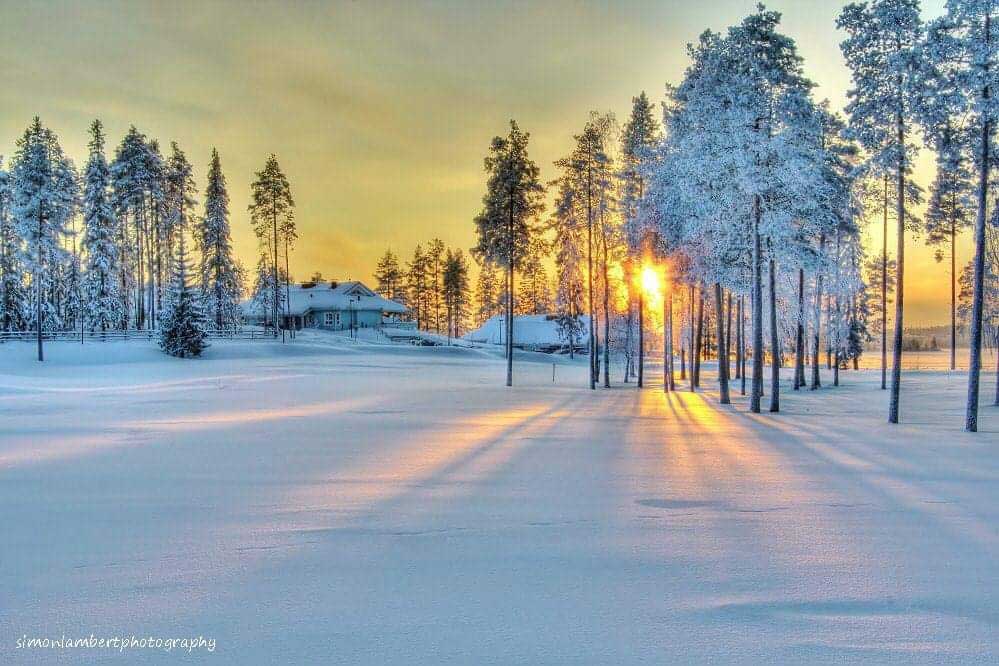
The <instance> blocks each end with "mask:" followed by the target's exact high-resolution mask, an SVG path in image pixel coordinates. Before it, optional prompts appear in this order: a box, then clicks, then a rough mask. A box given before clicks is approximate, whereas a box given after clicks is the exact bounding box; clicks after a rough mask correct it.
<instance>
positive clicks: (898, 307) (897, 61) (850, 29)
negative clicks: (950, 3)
mask: <svg viewBox="0 0 999 666" xmlns="http://www.w3.org/2000/svg"><path fill="white" fill-rule="evenodd" d="M836 24H837V27H839V28H841V29H843V30H845V31H846V32H847V34H848V37H847V39H846V40H845V41H844V42H843V43H842V44H841V45H840V48H841V50H842V52H843V56H844V58H845V59H846V63H847V66H848V67H849V68H850V70H851V73H852V76H853V85H854V87H853V88H852V89H851V90H850V91H849V93H848V95H849V98H850V103H849V104H848V105H847V112H848V113H849V115H850V128H851V130H852V133H853V136H854V137H855V138H856V139H857V140H859V141H860V143H861V144H862V145H863V147H864V148H865V149H866V150H867V151H868V152H869V153H870V159H871V161H872V162H873V163H875V164H878V165H880V166H881V167H882V168H884V169H891V170H893V171H894V173H895V198H896V216H897V217H896V219H897V222H898V249H897V252H896V255H895V256H896V261H897V262H898V288H897V292H896V297H895V333H894V336H893V339H894V345H893V347H894V348H893V351H892V371H891V400H890V404H889V408H888V422H889V423H898V421H899V394H900V390H901V383H902V330H903V328H902V327H903V317H902V315H903V311H904V289H903V287H904V280H905V227H906V223H907V220H908V217H907V214H906V198H907V197H906V194H907V190H906V180H907V178H908V176H909V173H910V171H911V164H912V160H913V157H914V155H915V148H914V147H913V146H912V145H910V144H909V143H907V141H906V137H907V136H908V135H909V134H910V132H911V129H912V124H913V121H914V119H915V116H916V107H915V105H914V103H913V90H914V87H915V86H916V85H917V80H918V76H917V64H916V61H915V50H916V47H917V46H918V45H919V43H920V41H921V39H922V35H923V27H922V22H921V20H920V17H919V3H918V2H917V0H872V1H871V2H869V3H867V2H865V3H854V4H850V5H847V6H846V7H844V8H843V11H842V13H841V14H840V16H839V19H838V20H837V22H836Z"/></svg>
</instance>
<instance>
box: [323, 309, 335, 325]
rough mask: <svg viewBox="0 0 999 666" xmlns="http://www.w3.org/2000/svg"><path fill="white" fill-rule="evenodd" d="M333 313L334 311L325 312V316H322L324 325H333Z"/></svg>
mask: <svg viewBox="0 0 999 666" xmlns="http://www.w3.org/2000/svg"><path fill="white" fill-rule="evenodd" d="M333 315H334V313H332V312H327V313H325V316H324V319H323V324H324V325H326V326H332V325H333Z"/></svg>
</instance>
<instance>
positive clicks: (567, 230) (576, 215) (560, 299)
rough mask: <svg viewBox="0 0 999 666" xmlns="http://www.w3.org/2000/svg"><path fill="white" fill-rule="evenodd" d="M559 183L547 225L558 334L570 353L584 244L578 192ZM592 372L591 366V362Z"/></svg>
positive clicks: (577, 326) (579, 306) (579, 330)
mask: <svg viewBox="0 0 999 666" xmlns="http://www.w3.org/2000/svg"><path fill="white" fill-rule="evenodd" d="M553 184H554V185H557V186H558V187H559V193H558V198H557V199H556V202H555V208H554V211H553V213H552V218H551V221H550V222H549V226H550V228H551V230H552V232H553V234H554V237H555V240H554V249H555V271H556V273H555V307H556V311H557V313H558V320H557V321H558V330H559V336H560V337H561V338H562V339H563V340H565V342H566V344H567V345H568V347H569V357H570V358H573V357H574V356H575V353H576V351H575V350H576V342H577V341H578V340H581V339H582V334H583V322H582V319H581V318H580V315H581V314H582V312H583V299H584V295H583V252H584V250H583V247H582V239H581V237H580V236H581V235H582V229H581V227H582V226H583V223H582V222H581V220H580V210H579V206H578V204H577V200H578V195H579V194H580V193H579V192H577V190H576V188H575V187H574V186H573V181H572V180H571V179H570V178H568V177H563V178H562V179H560V180H559V181H556V182H555V183H553ZM591 375H592V366H591Z"/></svg>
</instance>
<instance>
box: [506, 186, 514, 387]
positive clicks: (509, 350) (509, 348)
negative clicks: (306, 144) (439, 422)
mask: <svg viewBox="0 0 999 666" xmlns="http://www.w3.org/2000/svg"><path fill="white" fill-rule="evenodd" d="M506 240H507V243H508V245H507V256H506V258H507V280H508V283H509V284H508V285H507V290H506V385H507V386H513V277H514V275H513V265H514V254H513V253H514V238H513V191H511V192H510V217H509V221H508V223H507V238H506Z"/></svg>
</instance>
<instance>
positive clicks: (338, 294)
mask: <svg viewBox="0 0 999 666" xmlns="http://www.w3.org/2000/svg"><path fill="white" fill-rule="evenodd" d="M287 291H288V296H289V302H288V304H287V305H286V306H285V307H284V311H283V312H281V313H280V319H281V325H282V326H283V327H285V328H288V329H292V328H294V329H296V330H298V329H302V328H321V329H327V330H332V331H346V330H350V329H358V328H378V327H381V326H382V325H383V324H385V323H389V322H392V321H393V320H398V319H399V318H400V317H401V316H403V315H405V314H406V313H407V312H409V310H408V308H406V306H405V305H403V304H402V303H397V302H396V301H392V300H389V299H387V298H383V297H381V296H379V295H378V294H376V293H375V292H373V291H372V290H371V289H369V288H368V287H367V286H365V285H364V284H363V283H362V282H359V281H357V280H349V281H346V282H318V283H317V282H306V283H303V284H300V285H294V286H291V287H288V288H287ZM282 295H284V294H282ZM248 309H249V308H248ZM269 319H270V318H269V317H268V316H267V313H264V312H260V311H252V310H251V311H248V312H246V320H247V322H248V323H251V324H262V323H264V322H265V321H266V320H269Z"/></svg>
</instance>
